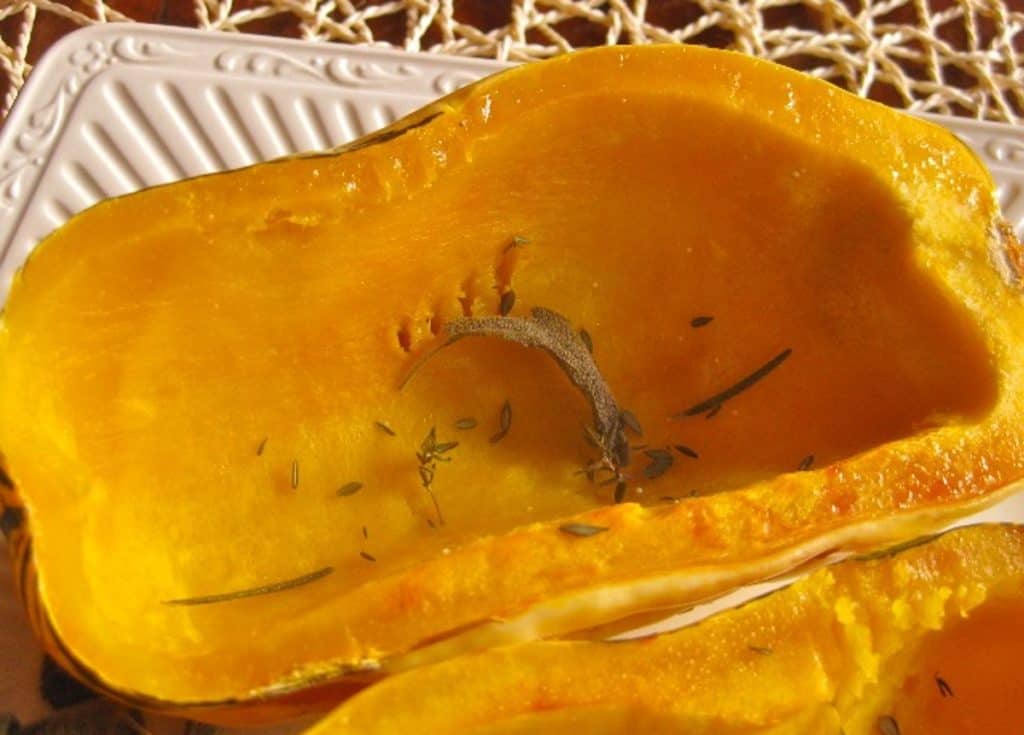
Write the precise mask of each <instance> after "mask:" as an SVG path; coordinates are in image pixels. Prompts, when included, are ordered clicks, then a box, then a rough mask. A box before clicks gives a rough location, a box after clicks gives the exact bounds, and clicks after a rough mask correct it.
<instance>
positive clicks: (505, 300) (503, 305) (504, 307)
mask: <svg viewBox="0 0 1024 735" xmlns="http://www.w3.org/2000/svg"><path fill="white" fill-rule="evenodd" d="M515 305H516V292H515V291H506V292H505V293H503V294H502V295H501V300H500V301H498V313H499V314H501V315H502V316H507V315H508V313H509V312H510V311H512V307H513V306H515Z"/></svg>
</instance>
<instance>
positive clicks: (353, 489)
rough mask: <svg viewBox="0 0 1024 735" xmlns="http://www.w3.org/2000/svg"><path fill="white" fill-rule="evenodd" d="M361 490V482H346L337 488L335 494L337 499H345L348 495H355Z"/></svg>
mask: <svg viewBox="0 0 1024 735" xmlns="http://www.w3.org/2000/svg"><path fill="white" fill-rule="evenodd" d="M362 489H363V483H361V482H355V481H352V482H346V483H345V484H344V485H342V486H341V487H339V488H338V492H337V493H335V494H336V495H337V496H338V497H339V498H346V497H348V496H349V495H355V494H356V493H357V492H359V491H360V490H362Z"/></svg>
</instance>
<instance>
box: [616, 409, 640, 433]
mask: <svg viewBox="0 0 1024 735" xmlns="http://www.w3.org/2000/svg"><path fill="white" fill-rule="evenodd" d="M619 418H620V419H622V425H623V426H625V427H626V428H627V429H629V430H630V431H632V432H633V433H634V434H636V435H637V436H643V435H644V429H643V427H642V426H640V422H639V421H637V418H636V416H634V415H633V412H632V411H623V412H622V413H621V414H620V415H619Z"/></svg>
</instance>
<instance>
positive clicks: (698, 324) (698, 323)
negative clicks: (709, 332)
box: [690, 316, 714, 329]
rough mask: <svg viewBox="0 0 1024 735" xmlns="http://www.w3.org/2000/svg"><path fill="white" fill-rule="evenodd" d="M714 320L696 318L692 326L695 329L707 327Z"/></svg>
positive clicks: (691, 322)
mask: <svg viewBox="0 0 1024 735" xmlns="http://www.w3.org/2000/svg"><path fill="white" fill-rule="evenodd" d="M713 320H714V317H713V316H695V317H694V318H693V319H691V320H690V326H691V327H693V328H694V329H698V328H700V327H705V326H707V325H708V324H710V323H711V322H712V321H713Z"/></svg>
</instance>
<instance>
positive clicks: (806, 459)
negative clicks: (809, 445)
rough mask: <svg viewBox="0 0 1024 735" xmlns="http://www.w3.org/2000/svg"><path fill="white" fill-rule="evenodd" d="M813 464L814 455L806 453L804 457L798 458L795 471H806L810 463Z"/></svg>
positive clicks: (809, 467)
mask: <svg viewBox="0 0 1024 735" xmlns="http://www.w3.org/2000/svg"><path fill="white" fill-rule="evenodd" d="M813 464H814V455H813V454H808V455H807V456H806V457H804V458H803V459H801V460H800V464H799V465H798V466H797V468H796V469H797V472H806V471H807V470H809V469H811V465H813Z"/></svg>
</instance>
